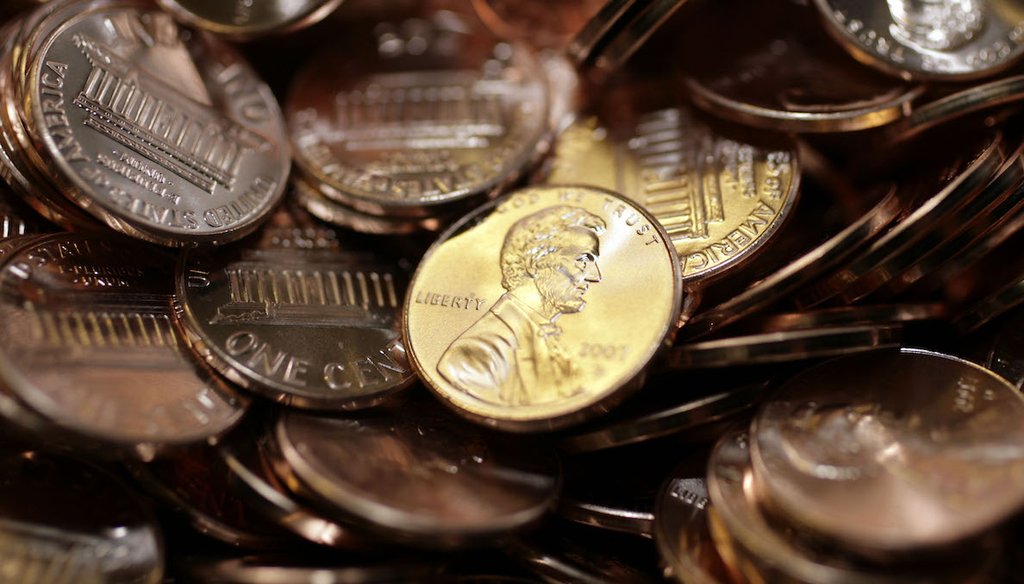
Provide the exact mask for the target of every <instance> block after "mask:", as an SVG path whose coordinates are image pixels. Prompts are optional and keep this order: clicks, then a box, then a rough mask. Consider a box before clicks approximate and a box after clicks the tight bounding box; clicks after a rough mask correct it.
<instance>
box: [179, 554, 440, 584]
mask: <svg viewBox="0 0 1024 584" xmlns="http://www.w3.org/2000/svg"><path fill="white" fill-rule="evenodd" d="M443 567H444V565H443V564H432V563H429V562H419V563H417V562H414V561H407V560H403V559H399V558H380V561H379V562H378V563H373V559H372V558H365V557H362V558H346V557H343V556H342V557H335V558H334V559H333V560H327V561H325V558H319V557H314V558H301V557H294V556H284V555H266V556H243V557H240V558H229V559H210V558H202V557H196V558H186V559H185V560H183V561H182V562H180V563H179V569H180V572H182V573H183V574H184V575H186V576H188V578H189V581H190V582H217V583H219V584H393V583H396V582H434V581H435V579H436V578H438V576H437V575H438V574H439V573H440V572H441V570H442V569H443Z"/></svg>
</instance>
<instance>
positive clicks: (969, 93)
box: [886, 75, 1024, 141]
mask: <svg viewBox="0 0 1024 584" xmlns="http://www.w3.org/2000/svg"><path fill="white" fill-rule="evenodd" d="M1021 99H1024V75H1013V76H1010V77H1005V78H1003V79H997V80H995V81H990V82H988V83H982V84H980V85H973V86H971V87H968V88H966V89H962V90H960V91H956V92H952V93H949V94H948V95H943V96H942V97H939V98H936V99H934V100H933V101H929V102H927V103H919V104H916V105H915V106H914V109H913V111H911V112H910V114H909V115H908V116H907V117H906V118H905V119H903V120H900V121H899V122H898V123H896V124H894V125H893V126H892V127H890V128H888V129H887V130H886V131H887V134H888V136H889V137H890V138H889V139H890V140H892V141H895V140H906V139H908V138H910V137H913V136H915V135H917V134H919V133H921V132H924V131H926V130H929V129H931V128H934V127H936V126H940V125H942V124H947V123H949V122H951V121H953V120H957V119H959V118H962V117H964V116H967V115H969V114H973V113H976V112H982V111H987V110H990V109H993V108H996V107H999V106H1002V105H1007V104H1012V103H1015V102H1017V101H1020V100H1021Z"/></svg>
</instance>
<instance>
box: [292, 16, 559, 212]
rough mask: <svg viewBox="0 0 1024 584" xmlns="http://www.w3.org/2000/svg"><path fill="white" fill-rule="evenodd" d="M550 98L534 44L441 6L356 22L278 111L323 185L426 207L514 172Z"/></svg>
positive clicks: (361, 201)
mask: <svg viewBox="0 0 1024 584" xmlns="http://www.w3.org/2000/svg"><path fill="white" fill-rule="evenodd" d="M370 33H372V35H371V34H370ZM547 101H548V91H547V84H546V83H545V82H544V73H543V71H542V70H541V69H540V64H539V62H538V61H537V58H536V56H535V55H534V54H533V52H532V51H530V50H529V49H528V48H527V47H526V46H525V45H522V44H520V43H506V42H502V41H500V40H499V39H497V38H496V37H493V36H491V35H490V34H488V33H486V32H485V31H482V30H478V29H474V28H472V27H469V26H468V25H467V24H466V23H464V22H463V21H462V20H459V19H457V18H456V17H454V15H453V14H452V13H447V12H444V13H439V14H437V15H435V16H434V18H432V19H430V20H427V19H409V20H406V21H402V22H379V23H374V24H373V25H369V26H366V27H365V30H360V31H357V32H354V33H353V34H352V35H351V36H350V37H349V39H348V42H347V43H346V44H345V45H344V46H343V47H338V48H335V49H333V50H330V51H325V52H322V53H321V54H320V55H318V56H316V57H314V58H313V59H312V60H310V62H309V63H308V64H307V65H305V66H304V67H303V69H302V71H301V72H299V74H298V75H297V76H296V78H295V81H294V82H293V83H292V87H291V89H290V92H289V98H288V100H287V102H286V107H285V110H286V113H287V116H288V124H289V128H290V131H291V139H292V144H293V145H294V148H295V160H296V164H297V165H298V167H299V168H301V169H302V171H303V172H304V173H306V174H309V175H311V176H312V177H315V179H316V180H318V181H320V182H322V183H323V184H324V185H325V186H326V187H327V190H326V194H327V195H328V196H332V197H334V198H335V199H337V200H339V201H341V202H344V203H346V204H348V205H350V206H354V207H356V208H357V209H358V210H360V211H363V212H367V213H376V214H385V213H391V214H399V215H407V216H408V215H419V216H423V215H432V214H436V213H437V210H436V209H437V206H438V205H444V204H446V203H449V204H454V203H455V202H457V201H459V200H462V199H465V198H466V197H473V196H481V195H484V194H489V193H490V192H491V191H493V190H494V189H495V188H497V187H499V186H501V185H504V184H507V183H509V182H510V181H512V180H514V177H516V176H518V175H519V174H520V173H521V172H522V171H523V168H524V166H525V165H526V164H527V163H528V162H529V161H530V160H531V159H532V158H533V157H534V155H535V150H536V148H537V147H538V144H539V143H540V142H541V139H542V138H543V137H544V135H545V134H546V133H547V131H548V124H547V121H548V113H547ZM321 190H323V189H321ZM431 208H432V209H433V210H431Z"/></svg>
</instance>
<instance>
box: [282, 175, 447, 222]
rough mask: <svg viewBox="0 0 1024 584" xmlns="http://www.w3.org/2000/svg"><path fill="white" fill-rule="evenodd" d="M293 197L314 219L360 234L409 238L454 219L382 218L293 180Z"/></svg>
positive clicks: (305, 181)
mask: <svg viewBox="0 0 1024 584" xmlns="http://www.w3.org/2000/svg"><path fill="white" fill-rule="evenodd" d="M291 192H292V196H293V197H294V199H295V201H297V202H298V204H299V205H301V206H302V208H304V209H305V210H306V211H308V212H309V214H310V215H313V216H314V217H316V218H317V219H320V220H321V221H324V222H326V223H330V224H332V225H337V226H338V227H345V228H347V229H351V230H353V231H359V232H361V233H371V234H374V235H408V234H411V233H416V232H418V231H440V230H441V229H442V228H443V227H445V226H446V225H448V223H450V222H451V220H452V219H453V217H450V216H448V215H443V216H440V217H385V216H382V215H372V214H369V213H363V212H361V211H357V210H355V209H354V208H352V207H348V206H345V205H343V204H341V203H338V202H336V201H334V200H332V199H331V198H329V197H328V196H326V195H324V194H323V193H322V192H320V191H319V190H318V189H317V187H316V186H314V185H311V184H309V181H308V180H306V179H304V178H301V177H295V178H293V179H292V191H291Z"/></svg>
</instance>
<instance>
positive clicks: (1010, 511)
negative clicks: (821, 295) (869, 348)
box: [751, 349, 1024, 552]
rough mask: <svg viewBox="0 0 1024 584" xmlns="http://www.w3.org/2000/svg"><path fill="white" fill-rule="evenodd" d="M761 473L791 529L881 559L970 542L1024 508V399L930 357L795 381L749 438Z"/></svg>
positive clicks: (850, 366) (849, 361)
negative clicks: (812, 532) (876, 554)
mask: <svg viewBox="0 0 1024 584" xmlns="http://www.w3.org/2000/svg"><path fill="white" fill-rule="evenodd" d="M751 441H752V449H751V452H752V455H753V463H754V469H755V471H756V472H757V475H758V479H759V480H760V481H761V484H763V489H764V492H765V495H766V497H767V498H768V499H770V501H771V502H772V505H773V506H777V507H778V508H780V509H782V510H784V512H785V513H786V515H787V516H788V517H790V518H791V519H792V521H793V522H795V523H799V524H804V525H807V526H809V527H811V528H813V529H814V530H816V531H819V532H821V533H823V534H826V535H828V536H829V537H832V538H836V539H838V540H841V541H843V542H845V543H846V544H847V545H848V546H853V547H856V548H861V549H866V550H876V551H879V552H897V551H910V550H918V549H921V548H927V547H935V546H940V545H943V544H951V543H954V542H957V541H962V540H964V539H966V538H968V537H969V536H972V535H976V534H979V533H981V532H982V531H984V530H986V529H989V528H991V527H993V526H995V525H997V524H999V523H1001V522H1002V521H1003V520H1004V519H1007V518H1008V517H1010V516H1012V515H1014V514H1015V513H1016V512H1017V511H1018V510H1020V509H1021V508H1022V507H1024V489H1021V488H1020V483H1021V481H1022V479H1021V478H1020V477H1022V476H1024V450H1021V448H1020V447H1019V445H1020V444H1021V442H1022V441H1024V397H1022V396H1021V395H1020V393H1018V392H1017V390H1016V388H1015V387H1014V386H1012V385H1010V384H1008V383H1006V381H1005V380H1003V379H1002V378H1000V377H998V376H996V375H993V374H992V373H991V372H989V371H988V370H986V369H983V368H981V367H979V366H977V365H974V364H973V363H969V362H966V361H962V360H960V359H956V358H954V357H950V356H946V355H942V354H938V353H931V352H927V351H922V350H912V349H904V350H902V351H883V352H877V353H872V354H868V355H861V356H851V357H846V358H843V359H838V360H835V361H831V362H829V363H827V364H823V365H820V366H818V367H815V368H813V369H810V370H807V371H804V372H803V373H801V374H799V375H798V376H796V377H795V378H793V379H791V380H789V381H787V382H786V383H785V384H784V385H783V386H782V387H781V388H780V389H779V391H778V393H776V394H775V395H774V396H773V399H772V401H770V402H768V403H767V404H766V406H765V407H764V408H763V409H762V410H761V412H760V413H759V414H758V416H757V417H756V418H755V420H754V423H753V426H752V428H751Z"/></svg>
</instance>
